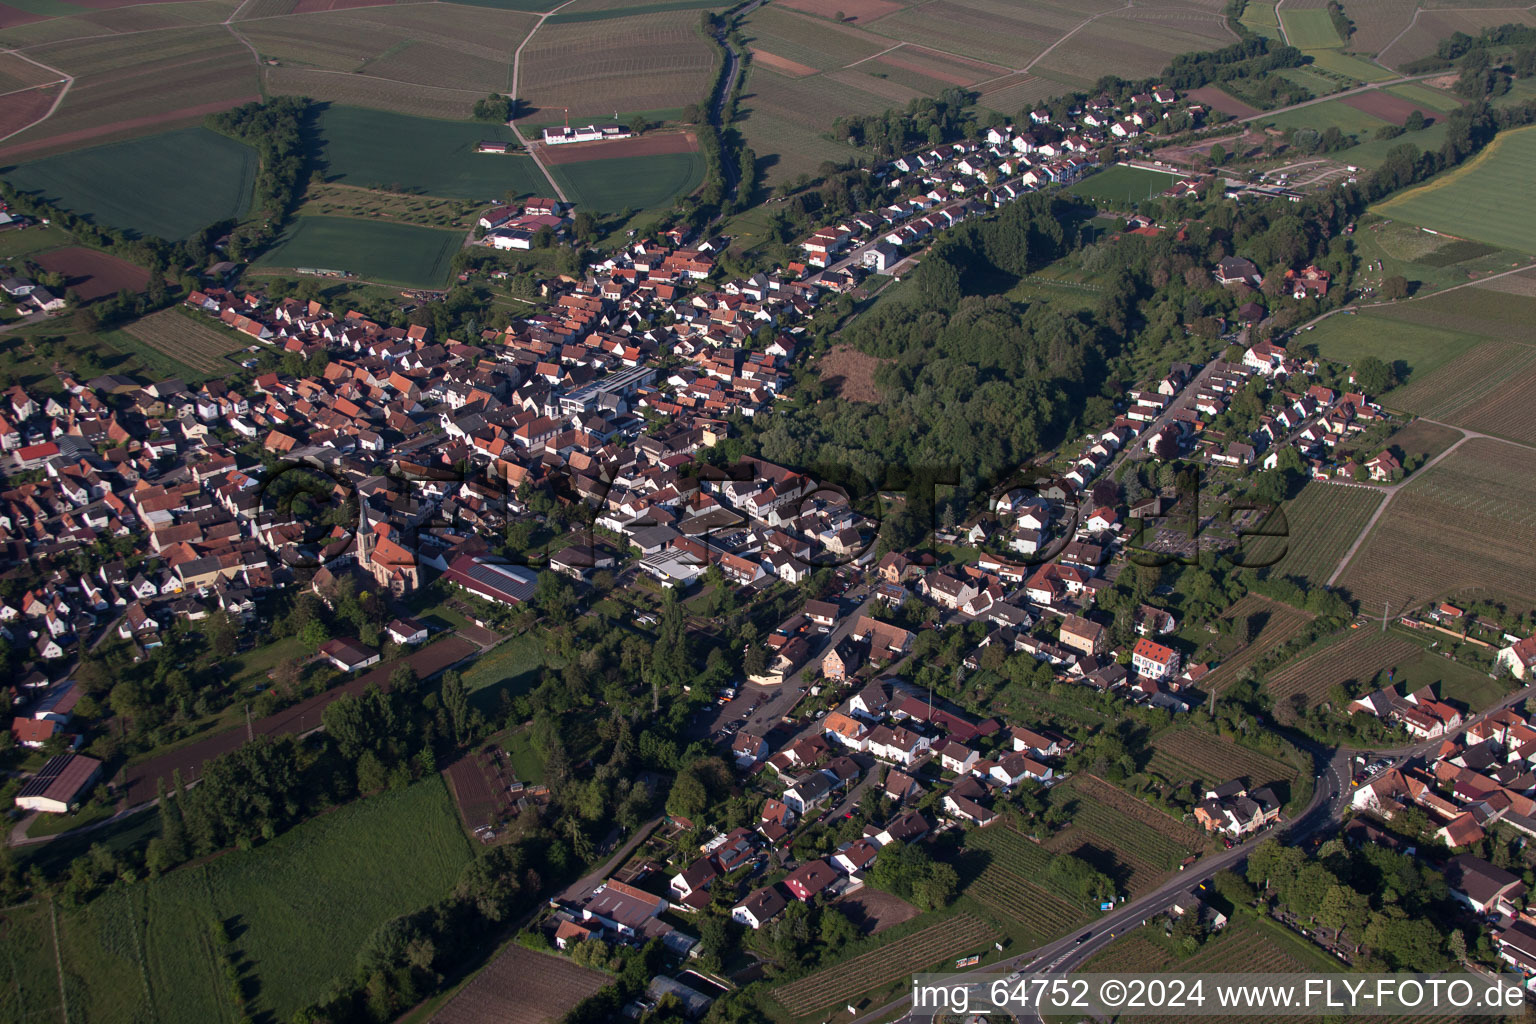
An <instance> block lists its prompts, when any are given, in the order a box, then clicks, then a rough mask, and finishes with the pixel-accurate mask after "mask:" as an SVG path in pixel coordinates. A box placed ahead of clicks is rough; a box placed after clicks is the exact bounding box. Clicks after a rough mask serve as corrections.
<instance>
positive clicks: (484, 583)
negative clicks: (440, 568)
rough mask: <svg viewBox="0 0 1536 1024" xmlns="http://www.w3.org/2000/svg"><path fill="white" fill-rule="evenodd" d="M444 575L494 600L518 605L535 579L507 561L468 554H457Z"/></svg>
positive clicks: (530, 592)
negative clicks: (501, 563) (498, 561)
mask: <svg viewBox="0 0 1536 1024" xmlns="http://www.w3.org/2000/svg"><path fill="white" fill-rule="evenodd" d="M443 579H445V580H447V581H448V582H449V583H452V584H455V585H456V586H460V587H463V588H464V589H465V590H468V591H470V592H471V593H474V594H477V595H479V596H480V597H483V598H485V599H486V600H487V601H494V602H496V603H497V604H504V605H508V606H511V605H518V604H523V603H525V602H526V601H527V600H528V599H529V598H530V597H532V596H533V588H534V585H535V584H536V583H537V582H538V580H537V579H536V578H535V577H534V575H533V573H531V572H528V571H527V570H526V569H519V568H516V567H515V566H510V565H495V564H493V563H491V562H485V561H482V560H481V559H479V558H475V557H473V556H471V555H460V556H459V557H458V558H455V559H454V560H453V562H452V563H451V564H450V565H449V566H448V571H447V572H445V573H443Z"/></svg>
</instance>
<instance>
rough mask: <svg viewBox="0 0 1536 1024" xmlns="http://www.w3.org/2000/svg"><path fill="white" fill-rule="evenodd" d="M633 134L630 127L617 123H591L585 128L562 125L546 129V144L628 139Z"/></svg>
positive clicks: (556, 144) (557, 144)
mask: <svg viewBox="0 0 1536 1024" xmlns="http://www.w3.org/2000/svg"><path fill="white" fill-rule="evenodd" d="M633 134H634V133H633V132H631V131H630V130H629V129H628V128H624V127H621V126H619V125H616V124H604V125H593V124H589V125H587V126H586V127H584V128H572V127H571V126H570V125H561V126H560V127H557V128H545V129H544V144H545V145H547V146H559V145H564V144H565V143H567V142H601V141H603V140H604V139H627V138H629V137H631V136H632V135H633Z"/></svg>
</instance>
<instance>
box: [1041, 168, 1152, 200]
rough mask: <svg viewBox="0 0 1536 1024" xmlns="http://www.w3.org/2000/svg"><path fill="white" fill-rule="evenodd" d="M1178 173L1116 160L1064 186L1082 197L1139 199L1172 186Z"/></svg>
mask: <svg viewBox="0 0 1536 1024" xmlns="http://www.w3.org/2000/svg"><path fill="white" fill-rule="evenodd" d="M1179 177H1180V176H1179V175H1176V174H1165V173H1164V172H1162V171H1148V170H1143V169H1142V168H1140V167H1126V166H1125V165H1124V164H1116V165H1115V166H1113V167H1108V168H1105V169H1104V170H1102V171H1100V172H1099V173H1098V174H1093V175H1089V176H1088V177H1086V178H1084V179H1083V180H1082V181H1080V182H1078V183H1077V184H1076V185H1073V186H1072V187H1071V188H1069V189H1067V191H1068V192H1070V193H1071V194H1072V195H1074V196H1078V197H1079V198H1082V199H1103V200H1107V201H1109V202H1124V203H1139V202H1141V201H1142V200H1143V199H1150V198H1152V197H1153V196H1155V195H1160V194H1162V193H1163V192H1165V191H1167V190H1168V189H1170V188H1172V187H1173V186H1174V184H1176V183H1177V182H1178V180H1179Z"/></svg>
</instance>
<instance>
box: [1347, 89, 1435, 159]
mask: <svg viewBox="0 0 1536 1024" xmlns="http://www.w3.org/2000/svg"><path fill="white" fill-rule="evenodd" d="M1403 98H1404V99H1413V97H1411V96H1405V97H1403ZM1425 105H1426V106H1428V104H1425ZM1449 128H1450V125H1449V124H1448V123H1447V122H1446V120H1445V118H1443V117H1437V118H1435V123H1434V124H1432V125H1430V126H1429V127H1428V128H1421V129H1419V130H1418V131H1416V132H1408V133H1406V134H1404V135H1399V136H1398V137H1397V138H1394V139H1371V140H1370V141H1368V142H1362V143H1360V144H1359V145H1358V146H1351V147H1350V148H1349V149H1346V150H1342V151H1340V152H1339V154H1338V156H1337V157H1336V159H1338V160H1340V161H1342V162H1344V163H1348V164H1354V165H1355V166H1356V167H1365V168H1369V169H1370V170H1375V169H1376V168H1377V167H1380V166H1381V164H1382V162H1383V161H1385V160H1386V159H1387V154H1388V153H1390V152H1392V151H1393V150H1394V149H1396V148H1398V147H1399V146H1402V145H1404V144H1408V145H1414V146H1417V147H1419V148H1420V149H1422V150H1426V151H1428V152H1431V153H1433V152H1437V151H1439V149H1440V147H1441V146H1443V145H1444V144H1445V137H1446V134H1447V132H1448V130H1449Z"/></svg>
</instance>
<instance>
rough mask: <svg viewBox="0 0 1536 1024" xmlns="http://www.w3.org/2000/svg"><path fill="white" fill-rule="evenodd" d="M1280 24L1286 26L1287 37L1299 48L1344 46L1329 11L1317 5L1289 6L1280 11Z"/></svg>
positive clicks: (1287, 39) (1313, 48)
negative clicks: (1305, 6) (1306, 6)
mask: <svg viewBox="0 0 1536 1024" xmlns="http://www.w3.org/2000/svg"><path fill="white" fill-rule="evenodd" d="M1280 24H1281V25H1283V26H1284V27H1285V38H1286V41H1287V42H1289V43H1290V44H1291V45H1292V46H1294V47H1296V49H1298V50H1322V49H1327V48H1328V47H1334V46H1343V45H1344V40H1342V39H1340V38H1339V33H1338V31H1337V30H1336V29H1335V28H1334V27H1333V19H1332V18H1330V17H1329V16H1328V12H1327V11H1325V10H1323V9H1321V8H1317V7H1311V8H1295V7H1288V8H1286V9H1285V10H1283V11H1281V12H1280Z"/></svg>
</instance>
